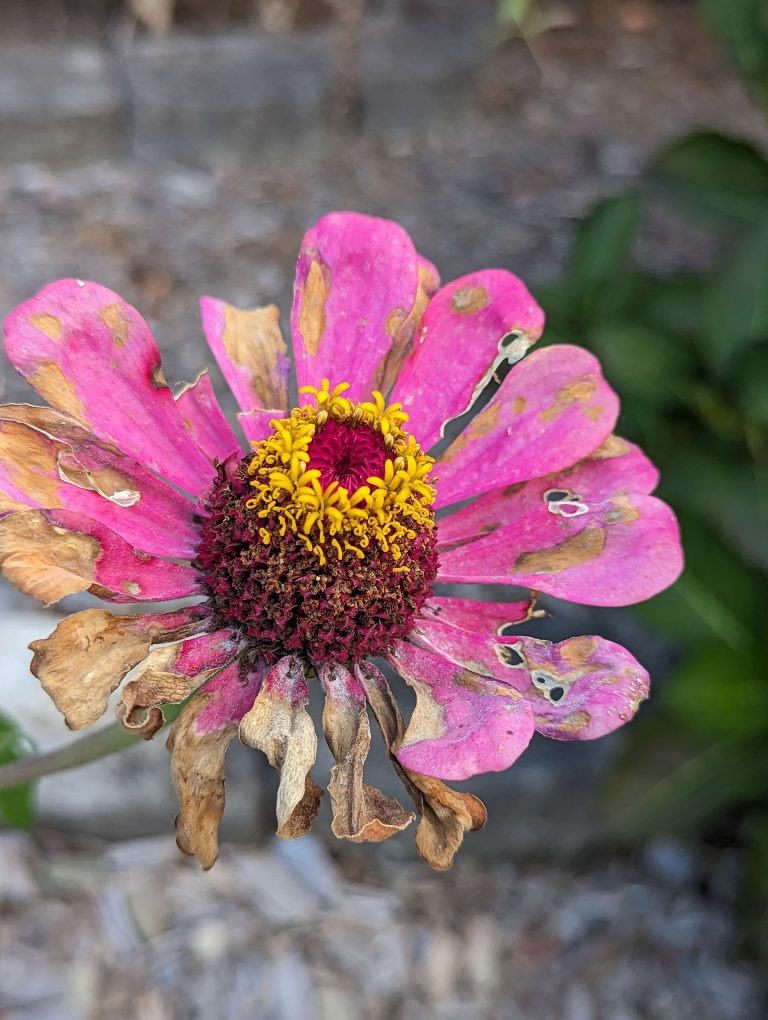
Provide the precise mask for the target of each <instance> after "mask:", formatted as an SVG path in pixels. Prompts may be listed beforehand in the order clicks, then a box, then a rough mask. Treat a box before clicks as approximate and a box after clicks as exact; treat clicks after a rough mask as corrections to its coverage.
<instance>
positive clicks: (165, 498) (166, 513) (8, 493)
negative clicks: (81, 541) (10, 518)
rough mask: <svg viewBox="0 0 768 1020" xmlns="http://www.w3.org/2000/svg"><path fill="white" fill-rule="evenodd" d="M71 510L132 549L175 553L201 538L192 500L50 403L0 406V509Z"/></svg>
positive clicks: (191, 549)
mask: <svg viewBox="0 0 768 1020" xmlns="http://www.w3.org/2000/svg"><path fill="white" fill-rule="evenodd" d="M25 507H35V508H41V509H46V510H70V511H72V512H74V513H79V514H83V515H84V516H86V517H90V518H92V519H93V520H95V521H99V522H100V523H101V524H103V525H105V526H106V527H108V528H110V529H111V530H112V531H114V532H116V533H117V534H118V535H120V536H121V537H122V538H124V539H125V540H126V541H127V542H130V543H131V544H132V545H134V546H135V547H136V548H137V549H141V550H143V551H144V552H147V553H154V554H156V555H161V556H172V557H178V558H180V559H189V558H192V557H194V555H195V553H196V550H197V546H198V541H199V537H198V533H197V525H196V523H195V520H194V514H195V505H194V504H193V503H192V502H191V501H190V500H188V499H186V498H185V497H184V496H183V495H182V494H181V493H179V492H178V491H177V490H176V489H173V488H171V486H170V485H168V484H166V483H165V482H163V481H161V480H160V479H159V478H157V476H156V475H153V474H152V473H151V472H150V471H148V470H146V468H144V467H142V466H141V465H140V464H138V463H137V462H136V461H135V460H133V459H132V458H130V457H126V456H124V455H123V454H120V453H118V452H117V451H116V450H113V449H112V448H111V447H109V446H107V445H105V444H104V443H100V442H98V441H97V440H95V439H94V438H93V437H91V436H89V435H88V433H87V432H85V431H84V430H83V429H82V428H81V427H80V426H79V425H77V423H75V422H74V421H72V419H70V418H67V417H66V416H65V415H61V414H59V413H58V412H57V411H53V410H51V409H50V408H45V407H32V406H31V405H26V404H18V405H5V406H3V407H0V512H7V511H12V510H20V509H23V508H25Z"/></svg>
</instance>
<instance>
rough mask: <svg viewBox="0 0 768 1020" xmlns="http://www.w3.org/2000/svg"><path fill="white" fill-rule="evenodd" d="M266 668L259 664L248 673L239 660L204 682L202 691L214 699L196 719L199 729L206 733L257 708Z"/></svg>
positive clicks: (230, 723)
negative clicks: (256, 701) (258, 695)
mask: <svg viewBox="0 0 768 1020" xmlns="http://www.w3.org/2000/svg"><path fill="white" fill-rule="evenodd" d="M264 672H265V671H264V668H263V667H262V666H258V667H257V668H255V669H253V670H251V671H250V672H247V673H244V672H243V668H242V665H241V663H240V662H239V661H238V660H236V661H235V662H233V663H232V664H231V665H230V666H227V667H226V668H225V669H222V670H221V672H220V673H217V674H216V676H215V677H213V678H212V679H211V680H208V682H207V683H205V684H203V686H202V687H201V688H200V693H201V694H207V695H209V696H210V700H209V701H208V704H207V705H205V707H204V708H203V709H202V710H201V711H200V712H199V714H198V715H197V718H196V719H195V721H194V724H193V726H194V731H195V733H197V734H199V735H201V736H202V735H204V734H208V733H214V732H216V731H217V730H223V729H225V728H226V727H227V726H231V725H232V724H233V723H239V722H240V721H241V720H242V718H243V716H245V715H246V714H247V713H248V712H250V710H251V709H252V708H253V703H254V701H255V700H256V695H257V694H258V693H259V690H260V689H261V685H262V682H263V680H264Z"/></svg>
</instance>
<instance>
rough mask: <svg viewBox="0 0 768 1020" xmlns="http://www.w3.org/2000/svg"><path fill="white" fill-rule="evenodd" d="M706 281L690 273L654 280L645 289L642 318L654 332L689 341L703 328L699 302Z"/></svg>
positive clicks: (701, 300)
mask: <svg viewBox="0 0 768 1020" xmlns="http://www.w3.org/2000/svg"><path fill="white" fill-rule="evenodd" d="M708 286H709V279H708V278H707V277H702V276H698V275H693V274H685V275H680V276H675V277H672V278H671V279H668V280H653V281H652V282H651V283H650V285H649V286H648V287H647V289H646V293H645V295H644V301H643V317H644V319H645V320H646V321H647V322H648V323H649V325H650V326H652V327H653V328H654V329H658V330H660V331H661V332H662V333H670V334H671V335H672V336H675V337H679V338H680V339H681V340H686V341H688V342H689V344H690V341H691V340H692V339H693V338H694V337H697V336H698V335H699V333H700V332H701V329H702V303H703V297H704V294H705V293H706V290H707V288H708Z"/></svg>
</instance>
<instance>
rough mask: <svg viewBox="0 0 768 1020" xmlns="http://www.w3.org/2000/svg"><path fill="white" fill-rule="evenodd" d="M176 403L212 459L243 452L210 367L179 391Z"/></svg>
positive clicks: (201, 447) (186, 425) (195, 437)
mask: <svg viewBox="0 0 768 1020" xmlns="http://www.w3.org/2000/svg"><path fill="white" fill-rule="evenodd" d="M176 406H177V407H178V409H179V411H180V412H181V418H182V421H183V422H184V427H185V428H186V430H187V431H188V432H189V433H190V435H191V436H192V438H193V439H194V441H195V442H196V443H197V445H198V446H199V447H200V449H201V450H202V451H203V453H204V454H205V455H206V457H207V458H208V460H210V461H211V462H213V461H219V462H223V461H225V460H226V459H227V457H229V456H230V454H232V453H240V454H242V448H241V446H240V442H239V440H238V438H237V436H236V435H235V433H234V432H233V431H232V429H231V428H230V426H229V422H228V421H227V419H226V418H225V417H224V414H223V412H222V410H221V407H220V406H219V402H218V400H217V399H216V394H215V393H214V392H213V386H211V378H210V376H209V375H208V371H207V370H205V371H203V372H201V373H200V375H199V376H198V377H197V379H196V380H195V381H194V382H193V383H189V384H188V385H187V386H185V387H184V388H183V389H182V390H181V391H180V392H179V393H177V394H176Z"/></svg>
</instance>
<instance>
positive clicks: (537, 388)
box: [435, 344, 619, 506]
mask: <svg viewBox="0 0 768 1020" xmlns="http://www.w3.org/2000/svg"><path fill="white" fill-rule="evenodd" d="M618 411H619V402H618V399H617V397H616V394H615V393H614V392H613V390H612V389H611V388H610V387H609V386H608V384H607V383H606V382H605V380H604V379H603V377H602V375H601V374H600V364H599V362H598V360H597V358H595V357H594V355H592V354H590V353H589V351H585V350H582V348H580V347H571V346H569V345H565V344H562V345H558V346H555V347H545V348H544V349H543V350H540V351H534V353H533V354H530V355H529V356H528V357H527V358H525V360H524V361H521V362H520V363H519V364H518V365H515V367H514V368H513V369H512V371H511V372H510V373H509V375H508V376H507V378H506V379H505V380H504V382H503V383H502V384H501V386H500V388H499V391H498V393H497V394H496V396H495V397H494V398H493V399H492V400H491V401H490V402H489V403H488V404H487V406H486V407H485V408H483V410H482V411H481V412H480V413H479V414H478V415H477V416H476V417H475V418H474V420H473V421H472V422H471V423H470V424H469V425H468V426H467V428H466V429H465V430H464V432H462V434H461V435H460V436H459V437H458V439H456V440H455V441H454V442H453V443H452V444H451V446H449V447H448V449H447V450H446V452H445V453H444V454H443V456H442V458H441V459H440V461H439V462H438V464H437V466H436V468H435V476H436V477H437V479H438V496H437V502H436V506H447V505H448V504H449V503H456V502H458V501H459V500H462V499H466V498H467V497H469V496H475V495H478V494H479V493H481V492H487V491H488V490H489V489H493V488H496V487H497V486H499V485H511V484H514V483H516V482H526V481H528V479H530V478H538V477H540V476H542V475H546V474H550V473H551V472H553V471H561V470H562V469H563V468H566V467H570V465H571V464H575V463H576V461H577V460H580V459H581V458H582V457H586V456H587V454H589V453H592V451H593V450H595V449H597V447H598V446H599V445H600V444H601V443H602V442H603V440H604V439H605V438H606V437H607V436H608V435H609V433H610V431H611V429H612V428H613V426H614V424H615V422H616V417H617V415H618Z"/></svg>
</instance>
